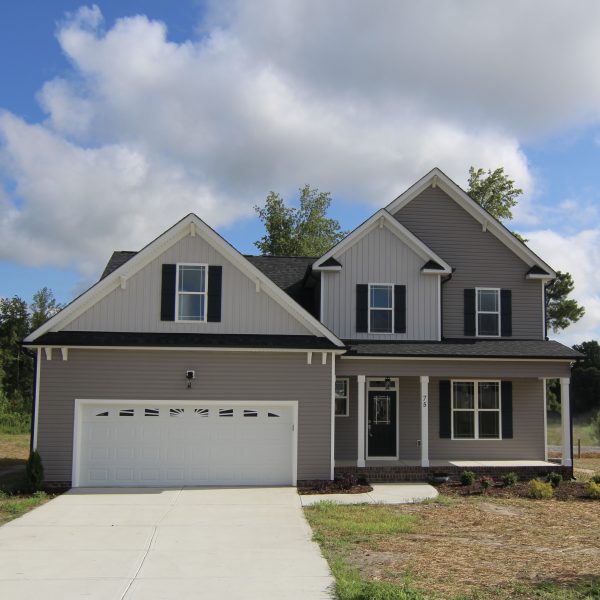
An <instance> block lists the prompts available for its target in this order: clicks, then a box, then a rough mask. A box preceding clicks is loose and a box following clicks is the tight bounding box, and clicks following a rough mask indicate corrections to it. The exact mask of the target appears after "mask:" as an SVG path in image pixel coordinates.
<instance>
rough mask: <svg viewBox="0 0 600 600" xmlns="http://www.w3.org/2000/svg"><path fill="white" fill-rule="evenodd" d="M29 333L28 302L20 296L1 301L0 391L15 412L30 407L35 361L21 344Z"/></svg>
mask: <svg viewBox="0 0 600 600" xmlns="http://www.w3.org/2000/svg"><path fill="white" fill-rule="evenodd" d="M29 332H30V328H29V313H28V310H27V303H26V302H25V301H24V300H22V299H21V298H19V297H18V296H14V297H13V298H2V299H0V373H1V375H2V379H1V380H0V388H1V389H2V392H3V394H4V396H6V398H7V399H8V402H9V407H10V409H11V410H13V411H14V412H20V411H23V410H29V409H30V408H31V399H32V389H31V388H32V385H33V361H32V360H31V358H30V357H29V356H28V355H27V354H25V353H24V352H23V349H22V348H21V344H20V342H21V340H22V339H23V338H24V337H26V336H27V334H28V333H29Z"/></svg>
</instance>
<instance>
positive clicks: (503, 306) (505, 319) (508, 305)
mask: <svg viewBox="0 0 600 600" xmlns="http://www.w3.org/2000/svg"><path fill="white" fill-rule="evenodd" d="M500 323H501V331H500V335H501V336H503V337H504V336H506V337H509V336H511V335H512V291H511V290H500Z"/></svg>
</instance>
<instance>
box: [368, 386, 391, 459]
mask: <svg viewBox="0 0 600 600" xmlns="http://www.w3.org/2000/svg"><path fill="white" fill-rule="evenodd" d="M367 418H368V431H367V435H368V438H369V440H368V454H369V456H396V427H397V423H396V421H397V419H396V392H390V391H386V390H381V391H379V390H378V391H370V392H369V413H368V415H367Z"/></svg>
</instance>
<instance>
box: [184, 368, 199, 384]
mask: <svg viewBox="0 0 600 600" xmlns="http://www.w3.org/2000/svg"><path fill="white" fill-rule="evenodd" d="M185 378H186V379H187V386H188V388H191V387H192V381H193V380H194V379H196V371H194V370H193V369H188V370H187V371H186V372H185Z"/></svg>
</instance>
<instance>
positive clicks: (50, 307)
mask: <svg viewBox="0 0 600 600" xmlns="http://www.w3.org/2000/svg"><path fill="white" fill-rule="evenodd" d="M61 308H62V304H59V303H58V302H57V301H56V299H55V298H54V294H53V293H52V290H50V289H49V288H47V287H43V288H42V289H41V290H39V291H37V292H36V293H35V294H34V295H33V302H32V303H31V304H30V306H29V310H30V312H31V318H30V327H31V331H35V330H36V329H37V328H38V327H40V326H41V325H43V324H44V323H45V322H46V321H47V320H48V319H50V318H51V317H53V316H54V315H55V314H56V313H57V312H58V311H59V310H61Z"/></svg>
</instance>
